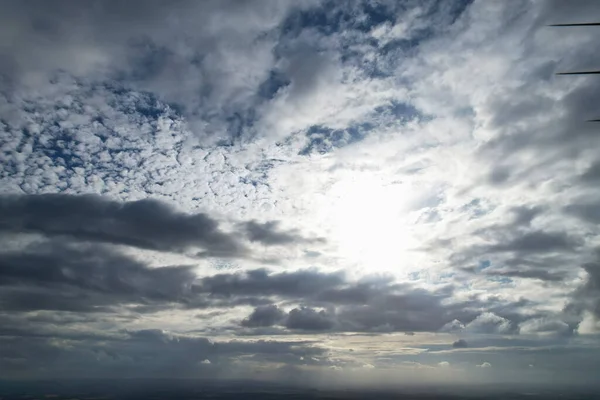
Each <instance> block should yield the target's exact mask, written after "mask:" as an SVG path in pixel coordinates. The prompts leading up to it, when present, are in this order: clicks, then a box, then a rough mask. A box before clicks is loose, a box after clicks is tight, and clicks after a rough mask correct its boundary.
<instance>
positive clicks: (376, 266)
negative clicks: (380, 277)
mask: <svg viewBox="0 0 600 400" xmlns="http://www.w3.org/2000/svg"><path fill="white" fill-rule="evenodd" d="M328 197H329V199H330V200H331V214H330V215H329V217H330V218H331V219H332V223H333V225H334V228H333V237H334V239H335V240H336V241H337V243H338V246H339V250H340V252H341V255H342V257H343V258H347V259H348V260H349V261H352V262H356V263H358V264H359V265H360V266H362V267H365V268H368V269H369V270H375V271H402V270H405V269H406V268H410V266H409V264H410V262H411V260H410V258H411V254H410V251H409V250H410V249H411V248H414V247H415V246H416V244H417V240H416V238H415V237H414V235H413V233H414V232H413V229H412V227H413V225H414V221H412V219H414V217H413V216H411V214H410V210H409V208H410V207H409V205H410V203H411V200H412V198H413V197H414V196H413V193H411V190H410V185H408V184H404V183H402V182H387V181H385V180H384V179H382V178H381V177H378V176H375V175H358V176H353V177H351V178H349V179H345V180H342V181H339V182H337V183H336V184H335V185H333V187H332V188H331V192H330V194H329V196H328Z"/></svg>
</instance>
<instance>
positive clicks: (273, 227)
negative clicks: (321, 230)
mask: <svg viewBox="0 0 600 400" xmlns="http://www.w3.org/2000/svg"><path fill="white" fill-rule="evenodd" d="M277 226H278V222H277V221H269V222H264V223H260V222H256V221H249V222H246V223H244V224H243V225H242V228H243V229H244V230H245V232H246V235H247V236H248V239H249V240H250V241H251V242H260V243H262V244H264V245H267V246H274V245H284V244H291V243H305V242H308V243H310V242H312V241H321V242H322V241H323V239H313V240H310V239H306V238H304V237H302V236H300V235H299V234H298V233H297V232H294V231H287V232H283V231H279V230H278V229H277Z"/></svg>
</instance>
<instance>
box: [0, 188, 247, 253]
mask: <svg viewBox="0 0 600 400" xmlns="http://www.w3.org/2000/svg"><path fill="white" fill-rule="evenodd" d="M0 214H2V219H1V220H0V231H5V232H11V233H41V234H44V235H48V236H53V235H67V236H71V237H73V238H76V239H81V240H89V241H98V242H105V243H113V244H125V245H129V246H136V247H141V248H146V249H153V250H163V251H181V250H184V249H186V248H189V247H200V248H202V249H204V254H205V255H211V256H219V257H228V256H229V257H234V256H241V255H243V254H244V252H245V249H244V247H243V245H242V244H240V243H239V241H238V240H236V239H235V238H233V237H232V236H231V235H228V234H226V233H223V232H222V231H221V230H220V229H219V223H218V222H217V221H216V220H214V219H213V218H211V217H210V216H208V215H206V214H202V213H199V214H186V213H181V212H178V211H176V210H174V209H173V208H171V207H170V206H168V205H167V204H165V203H162V202H160V201H157V200H152V199H145V200H139V201H131V202H118V201H114V200H109V199H107V198H104V197H100V196H93V195H82V196H75V195H64V194H42V195H22V196H3V197H0Z"/></svg>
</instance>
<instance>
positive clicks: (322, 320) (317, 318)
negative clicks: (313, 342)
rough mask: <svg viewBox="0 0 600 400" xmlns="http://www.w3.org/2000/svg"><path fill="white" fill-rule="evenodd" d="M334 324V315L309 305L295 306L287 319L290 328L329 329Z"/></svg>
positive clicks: (306, 329)
mask: <svg viewBox="0 0 600 400" xmlns="http://www.w3.org/2000/svg"><path fill="white" fill-rule="evenodd" d="M334 324H335V322H334V316H332V315H330V314H329V313H328V312H326V311H324V310H321V311H317V310H314V309H312V308H309V307H300V308H294V309H293V310H291V311H290V312H289V314H288V317H287V320H286V321H285V326H286V327H287V328H288V329H298V330H305V331H324V330H329V329H331V328H333V326H334Z"/></svg>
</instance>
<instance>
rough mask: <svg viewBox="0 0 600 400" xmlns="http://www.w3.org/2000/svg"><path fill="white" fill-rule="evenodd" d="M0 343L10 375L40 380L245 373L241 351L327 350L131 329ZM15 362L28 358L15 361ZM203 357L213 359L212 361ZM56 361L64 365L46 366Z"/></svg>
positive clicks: (304, 353)
mask: <svg viewBox="0 0 600 400" xmlns="http://www.w3.org/2000/svg"><path fill="white" fill-rule="evenodd" d="M0 343H1V344H2V345H1V346H0V348H1V350H0V366H1V367H2V369H3V370H5V371H10V375H9V376H17V377H18V376H19V374H22V373H23V371H26V372H27V373H28V374H29V376H32V377H37V378H67V377H68V378H77V377H80V378H81V377H89V376H95V377H96V378H98V377H107V378H108V377H110V378H117V377H119V378H123V377H127V378H136V377H137V378H140V377H143V378H148V377H162V378H165V377H178V378H181V377H188V378H192V377H198V376H203V377H208V376H211V377H217V376H224V375H225V376H227V375H229V376H236V374H239V373H242V375H241V376H244V375H247V374H248V371H247V370H246V371H244V370H245V368H244V366H243V365H241V366H240V364H239V363H236V360H237V357H239V356H240V355H247V354H253V355H254V356H255V357H256V360H257V361H259V360H261V359H262V360H265V361H266V360H268V359H269V358H270V357H271V356H273V355H277V354H279V355H282V356H283V357H285V356H290V357H291V358H295V359H297V360H298V359H300V358H301V357H306V358H309V357H314V356H320V355H322V354H323V353H324V351H325V350H324V349H321V348H318V347H316V346H312V345H311V343H308V342H302V341H279V342H276V341H262V340H260V341H245V342H242V341H220V342H213V341H211V340H209V339H207V338H204V337H194V336H182V335H177V334H173V333H169V332H165V331H163V330H159V329H146V330H137V331H129V332H128V333H127V334H126V336H125V337H123V338H118V339H112V340H107V338H106V337H102V336H96V337H94V336H90V337H87V338H85V339H84V338H81V340H80V341H79V342H77V345H76V346H68V347H61V346H57V345H55V344H54V342H52V341H51V340H47V339H44V338H31V337H29V338H23V337H10V336H8V337H7V336H0ZM15 360H24V361H25V362H21V363H20V364H15ZM203 360H209V361H210V365H208V363H202V361H203ZM53 364H56V365H60V368H58V369H53V370H52V371H49V370H47V369H45V368H43V367H45V366H48V365H53ZM238 376H239V375H238Z"/></svg>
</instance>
